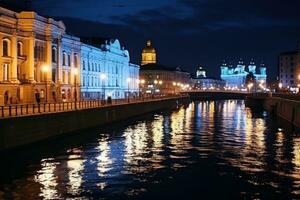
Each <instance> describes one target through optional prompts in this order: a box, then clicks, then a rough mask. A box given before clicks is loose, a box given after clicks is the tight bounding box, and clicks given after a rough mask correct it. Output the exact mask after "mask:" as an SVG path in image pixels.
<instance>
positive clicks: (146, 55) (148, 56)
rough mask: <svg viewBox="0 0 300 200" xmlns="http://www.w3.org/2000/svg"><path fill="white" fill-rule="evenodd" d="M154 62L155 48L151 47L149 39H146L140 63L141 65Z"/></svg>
mask: <svg viewBox="0 0 300 200" xmlns="http://www.w3.org/2000/svg"><path fill="white" fill-rule="evenodd" d="M155 63H156V50H155V48H153V47H152V42H151V40H148V41H147V46H146V47H145V48H144V49H143V51H142V63H141V65H146V64H155Z"/></svg>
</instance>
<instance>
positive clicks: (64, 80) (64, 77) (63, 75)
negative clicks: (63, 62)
mask: <svg viewBox="0 0 300 200" xmlns="http://www.w3.org/2000/svg"><path fill="white" fill-rule="evenodd" d="M62 79H63V80H62V82H63V83H66V72H65V71H63V72H62Z"/></svg>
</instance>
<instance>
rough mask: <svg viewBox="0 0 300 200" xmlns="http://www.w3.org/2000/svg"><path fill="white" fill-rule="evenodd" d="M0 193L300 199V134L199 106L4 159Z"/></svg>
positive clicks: (261, 115)
mask: <svg viewBox="0 0 300 200" xmlns="http://www.w3.org/2000/svg"><path fill="white" fill-rule="evenodd" d="M1 157H2V158H1V168H0V169H1V171H0V175H1V176H0V177H1V179H0V199H300V134H299V133H297V132H296V131H293V129H289V128H283V127H281V126H280V125H279V123H278V121H276V120H274V119H272V118H271V117H270V116H269V115H268V114H267V113H266V112H262V111H261V112H258V113H256V112H252V111H251V110H250V109H248V108H246V107H245V104H244V101H242V100H226V101H200V102H193V103H191V104H189V105H187V106H183V107H179V108H178V109H176V110H172V111H164V112H157V113H155V114H149V115H147V116H144V117H142V118H139V119H136V120H130V121H127V122H123V123H118V124H114V125H111V126H109V127H105V128H97V129H93V130H87V131H85V132H84V133H78V134H72V135H70V136H68V137H64V138H57V139H55V140H53V141H51V142H46V143H43V144H39V145H34V146H33V147H31V148H30V149H26V150H22V152H20V151H18V152H12V153H9V154H5V155H1Z"/></svg>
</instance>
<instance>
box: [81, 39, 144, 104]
mask: <svg viewBox="0 0 300 200" xmlns="http://www.w3.org/2000/svg"><path fill="white" fill-rule="evenodd" d="M82 41H84V42H86V43H89V44H84V43H82V46H81V62H82V63H81V66H82V67H81V79H82V82H81V97H82V98H83V99H99V98H107V97H108V96H109V97H111V98H112V99H119V98H125V97H128V95H129V96H138V91H139V84H138V81H137V80H139V66H138V65H135V64H132V63H130V57H129V52H128V51H127V50H126V49H124V48H121V44H120V42H119V40H118V39H101V38H89V39H83V40H82Z"/></svg>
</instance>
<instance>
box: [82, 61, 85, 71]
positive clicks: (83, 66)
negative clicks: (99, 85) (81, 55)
mask: <svg viewBox="0 0 300 200" xmlns="http://www.w3.org/2000/svg"><path fill="white" fill-rule="evenodd" d="M82 68H83V70H85V62H84V60H83V61H82Z"/></svg>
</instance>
